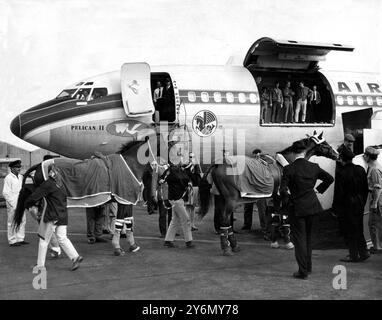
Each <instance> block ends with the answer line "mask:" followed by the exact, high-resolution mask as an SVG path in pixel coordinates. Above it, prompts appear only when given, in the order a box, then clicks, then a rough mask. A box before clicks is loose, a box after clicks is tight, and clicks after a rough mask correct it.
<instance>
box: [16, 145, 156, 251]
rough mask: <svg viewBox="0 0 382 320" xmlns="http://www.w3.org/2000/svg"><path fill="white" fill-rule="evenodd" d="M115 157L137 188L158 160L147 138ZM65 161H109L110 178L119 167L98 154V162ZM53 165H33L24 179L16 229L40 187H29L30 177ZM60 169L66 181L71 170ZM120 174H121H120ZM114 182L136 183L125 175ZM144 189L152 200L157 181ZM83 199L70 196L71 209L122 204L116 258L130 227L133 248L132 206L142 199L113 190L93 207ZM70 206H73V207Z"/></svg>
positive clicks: (120, 206)
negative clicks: (128, 199) (127, 198)
mask: <svg viewBox="0 0 382 320" xmlns="http://www.w3.org/2000/svg"><path fill="white" fill-rule="evenodd" d="M145 143H148V150H147V149H146V150H145V149H143V148H141V147H143V145H144V144H145ZM147 152H148V155H147ZM117 155H118V157H116V156H117ZM112 156H114V159H115V158H121V157H122V158H123V160H124V163H125V164H126V167H127V168H128V169H129V172H130V173H131V175H130V178H133V179H136V181H137V183H138V184H137V183H136V185H139V186H142V185H143V182H142V177H143V175H144V174H145V173H146V172H147V171H149V172H152V170H153V169H152V163H150V161H152V162H153V163H155V157H154V155H153V153H152V151H151V148H150V145H149V142H148V138H146V139H145V140H144V141H132V142H128V143H126V144H124V145H123V146H122V147H121V148H120V150H119V151H118V152H117V153H116V154H115V155H112ZM143 157H144V159H142V158H143ZM99 158H101V159H99ZM57 160H58V159H57ZM57 160H55V159H54V160H53V161H57ZM65 160H68V161H73V162H74V161H75V162H76V163H78V164H82V163H85V162H88V163H94V161H97V160H98V162H101V163H102V162H105V164H106V168H107V170H105V168H102V171H104V172H105V174H106V176H110V172H112V171H113V170H116V168H113V163H115V162H110V161H109V157H108V156H103V155H100V154H98V158H97V159H94V158H92V159H87V160H84V161H77V160H74V159H62V161H65ZM49 163H52V160H47V161H44V162H42V163H41V164H37V165H34V166H32V167H31V168H30V169H29V170H27V172H26V174H25V176H24V180H23V184H22V188H21V191H20V194H19V198H18V203H17V207H16V211H15V216H14V220H13V226H14V228H15V229H16V230H17V229H18V228H19V227H20V224H21V221H22V217H23V215H24V211H25V207H24V202H25V200H26V198H27V197H28V196H29V195H30V194H31V193H32V192H33V191H34V190H35V189H36V187H37V185H31V184H26V178H27V176H28V175H30V174H31V173H32V172H33V171H35V170H36V169H37V168H38V167H39V165H44V164H49ZM56 166H57V168H58V171H59V173H60V174H61V176H63V178H65V177H64V175H65V172H67V171H64V170H62V168H61V169H60V165H59V164H57V165H56ZM118 172H120V171H118ZM91 174H93V173H92V172H91ZM71 178H72V177H71ZM111 179H114V181H113V185H124V186H126V185H127V184H132V183H131V182H130V181H126V180H125V179H126V176H123V175H121V174H114V175H113V176H112V178H111ZM81 182H82V181H81V180H80V179H78V181H76V183H77V184H81ZM110 184H111V183H110ZM103 187H104V186H103ZM144 188H146V189H147V190H148V192H147V193H148V194H149V196H150V197H152V195H153V194H154V193H155V191H156V184H155V181H153V183H151V184H150V185H144ZM66 189H67V188H66ZM66 191H68V190H66ZM137 192H138V191H137ZM140 192H141V189H140V190H139V193H140ZM150 192H151V194H150ZM81 200H82V199H80V200H77V199H74V198H73V199H71V198H70V197H68V207H93V206H99V205H103V204H105V203H106V202H109V201H115V202H117V203H118V211H117V217H116V221H115V232H114V236H113V240H112V244H113V247H114V253H115V255H123V253H124V251H123V250H122V249H121V248H120V245H119V239H120V232H121V230H122V229H123V227H126V230H127V240H128V241H129V242H130V245H133V244H134V237H133V215H132V205H136V204H137V203H138V200H137V201H136V202H132V203H128V202H126V201H124V199H123V198H121V197H119V196H118V195H116V194H113V193H112V192H111V191H110V192H104V193H103V194H102V198H99V199H98V201H97V203H96V204H94V203H92V204H89V203H85V204H84V203H83V202H81ZM70 203H71V205H69V204H70ZM90 203H91V200H90Z"/></svg>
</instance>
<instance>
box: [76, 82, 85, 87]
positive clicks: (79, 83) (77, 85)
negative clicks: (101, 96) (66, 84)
mask: <svg viewBox="0 0 382 320" xmlns="http://www.w3.org/2000/svg"><path fill="white" fill-rule="evenodd" d="M83 84H84V83H83V82H78V83H77V84H76V87H79V86H82V85H83Z"/></svg>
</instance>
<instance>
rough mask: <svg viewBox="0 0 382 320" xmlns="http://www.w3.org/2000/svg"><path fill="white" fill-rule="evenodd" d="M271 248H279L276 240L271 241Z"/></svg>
mask: <svg viewBox="0 0 382 320" xmlns="http://www.w3.org/2000/svg"><path fill="white" fill-rule="evenodd" d="M271 248H273V249H278V248H280V246H279V243H278V242H277V241H275V242H272V243H271Z"/></svg>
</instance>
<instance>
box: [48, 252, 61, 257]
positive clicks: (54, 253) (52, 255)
mask: <svg viewBox="0 0 382 320" xmlns="http://www.w3.org/2000/svg"><path fill="white" fill-rule="evenodd" d="M60 257H61V253H58V252H57V251H54V250H50V252H49V258H50V259H58V258H60Z"/></svg>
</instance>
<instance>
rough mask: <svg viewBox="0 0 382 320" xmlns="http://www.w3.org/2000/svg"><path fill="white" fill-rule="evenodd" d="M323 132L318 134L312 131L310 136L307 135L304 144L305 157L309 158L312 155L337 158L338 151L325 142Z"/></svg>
mask: <svg viewBox="0 0 382 320" xmlns="http://www.w3.org/2000/svg"><path fill="white" fill-rule="evenodd" d="M323 134H324V133H323V132H321V133H320V134H318V133H317V132H316V131H314V132H313V135H312V136H308V138H307V141H306V144H307V151H306V158H307V159H309V158H310V157H312V156H317V157H325V158H329V159H332V160H337V159H338V152H337V151H336V150H335V149H333V148H332V146H331V145H330V144H329V143H327V142H326V140H325V138H324V137H323Z"/></svg>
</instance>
